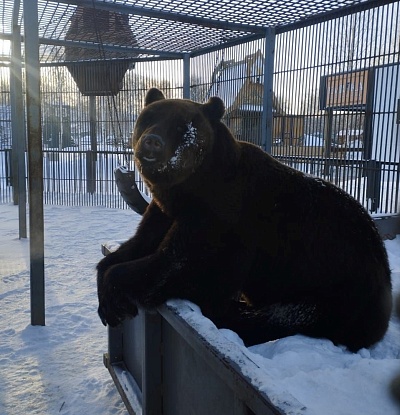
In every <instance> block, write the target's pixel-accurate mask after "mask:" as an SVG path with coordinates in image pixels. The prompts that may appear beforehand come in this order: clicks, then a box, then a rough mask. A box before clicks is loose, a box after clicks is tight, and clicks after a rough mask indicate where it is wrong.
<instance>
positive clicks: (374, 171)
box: [366, 160, 382, 213]
mask: <svg viewBox="0 0 400 415" xmlns="http://www.w3.org/2000/svg"><path fill="white" fill-rule="evenodd" d="M381 176H382V163H381V162H380V161H377V160H367V163H366V178H367V190H366V196H367V199H370V203H368V205H369V210H370V212H371V213H373V212H376V211H377V210H378V208H379V206H380V195H381Z"/></svg>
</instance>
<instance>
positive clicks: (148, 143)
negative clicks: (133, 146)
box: [139, 134, 165, 161]
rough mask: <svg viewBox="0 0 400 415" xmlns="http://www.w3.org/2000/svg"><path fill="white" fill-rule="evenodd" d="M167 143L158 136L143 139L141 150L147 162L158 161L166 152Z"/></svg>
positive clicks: (148, 136)
mask: <svg viewBox="0 0 400 415" xmlns="http://www.w3.org/2000/svg"><path fill="white" fill-rule="evenodd" d="M164 147H165V143H164V140H163V138H162V137H161V136H159V135H157V134H147V135H145V136H144V137H142V140H141V143H140V146H139V150H140V152H141V153H142V158H143V159H144V160H146V161H156V160H158V159H159V158H160V156H161V155H162V154H163V152H164Z"/></svg>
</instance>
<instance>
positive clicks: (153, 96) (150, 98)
mask: <svg viewBox="0 0 400 415" xmlns="http://www.w3.org/2000/svg"><path fill="white" fill-rule="evenodd" d="M161 99H165V96H164V94H163V93H162V92H161V91H160V90H159V89H157V88H150V89H149V90H148V91H147V94H146V98H145V99H144V106H145V107H146V106H147V105H149V104H151V103H152V102H155V101H160V100H161Z"/></svg>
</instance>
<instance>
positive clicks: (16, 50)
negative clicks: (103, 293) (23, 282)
mask: <svg viewBox="0 0 400 415" xmlns="http://www.w3.org/2000/svg"><path fill="white" fill-rule="evenodd" d="M10 85H11V97H10V98H11V128H12V141H13V142H12V148H13V167H14V166H15V167H14V168H13V172H14V175H15V180H14V183H13V186H14V192H15V193H14V196H15V199H14V202H16V203H17V204H18V217H19V237H20V238H26V237H27V230H26V227H27V223H26V182H25V175H26V171H25V146H26V143H25V141H26V140H25V119H24V118H25V117H24V106H23V98H22V64H21V28H20V26H18V25H14V26H13V33H12V50H11V71H10ZM16 190H17V191H18V192H17V193H16Z"/></svg>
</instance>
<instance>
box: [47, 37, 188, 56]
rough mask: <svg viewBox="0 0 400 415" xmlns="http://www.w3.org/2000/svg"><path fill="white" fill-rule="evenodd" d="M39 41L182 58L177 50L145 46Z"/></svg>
mask: <svg viewBox="0 0 400 415" xmlns="http://www.w3.org/2000/svg"><path fill="white" fill-rule="evenodd" d="M39 42H40V44H42V45H52V46H68V47H77V48H85V49H96V50H101V51H103V50H104V51H107V52H126V53H135V54H139V53H140V54H146V55H158V56H165V57H168V58H182V57H183V54H182V53H177V52H165V51H161V50H154V49H145V48H132V47H129V46H114V45H107V44H100V43H95V42H83V41H77V40H58V39H49V38H39Z"/></svg>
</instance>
